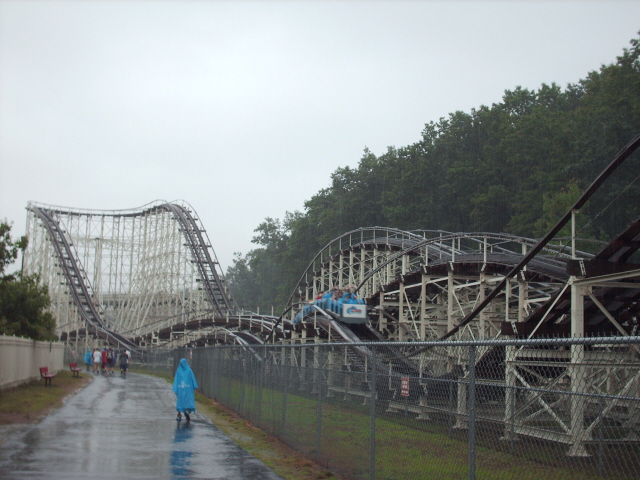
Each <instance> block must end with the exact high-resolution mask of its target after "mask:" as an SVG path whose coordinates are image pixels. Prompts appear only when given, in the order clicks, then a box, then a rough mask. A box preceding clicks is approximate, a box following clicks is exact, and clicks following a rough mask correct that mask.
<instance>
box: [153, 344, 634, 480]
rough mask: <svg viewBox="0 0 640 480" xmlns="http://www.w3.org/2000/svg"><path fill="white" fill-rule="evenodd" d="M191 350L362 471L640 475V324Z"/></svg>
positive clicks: (218, 381)
mask: <svg viewBox="0 0 640 480" xmlns="http://www.w3.org/2000/svg"><path fill="white" fill-rule="evenodd" d="M183 357H186V358H188V359H189V360H190V363H191V365H192V368H193V370H194V373H195V375H196V378H197V379H198V382H199V384H200V387H201V390H202V392H203V393H204V394H205V395H207V396H209V397H211V398H213V399H215V400H216V401H218V402H219V403H221V404H223V405H225V406H226V407H228V408H230V409H231V410H233V411H235V412H237V413H238V414H239V415H241V416H242V417H244V418H246V419H247V420H249V421H250V422H252V423H253V424H255V425H256V426H258V427H260V428H261V429H263V430H265V431H267V432H269V433H270V434H272V435H274V436H276V437H278V438H280V439H281V440H282V441H284V442H285V443H287V444H289V445H290V446H292V447H293V448H295V449H296V450H298V451H300V452H302V453H304V454H305V455H307V456H309V457H312V458H315V459H316V460H317V461H318V462H320V463H321V464H322V465H324V466H326V467H327V468H328V469H330V470H332V471H335V472H337V473H340V474H343V475H345V476H347V477H349V478H354V479H372V480H373V479H375V480H392V479H394V480H395V479H403V480H404V479H425V478H438V479H444V478H447V479H448V478H451V479H454V478H455V479H458V478H470V479H474V478H478V479H512V478H513V479H528V478H531V479H537V478H540V477H541V476H543V477H544V478H549V479H571V480H574V479H576V478H581V479H582V478H586V479H589V478H594V479H596V478H615V479H619V478H620V479H625V478H638V477H640V337H616V338H597V339H596V338H593V339H544V340H543V339H536V340H512V341H510V340H494V341H477V342H471V341H465V342H433V343H421V342H420V343H419V342H411V343H399V342H392V343H386V342H385V343H382V342H379V343H358V344H332V343H325V344H317V343H316V344H311V345H279V346H264V345H251V346H215V347H209V348H201V349H194V350H185V349H182V350H177V351H174V357H173V361H174V364H173V371H175V368H176V365H177V362H178V361H179V359H180V358H183ZM158 360H159V359H158ZM166 362H167V361H166V360H164V359H163V360H160V363H161V364H162V365H165V364H166ZM156 363H158V362H156Z"/></svg>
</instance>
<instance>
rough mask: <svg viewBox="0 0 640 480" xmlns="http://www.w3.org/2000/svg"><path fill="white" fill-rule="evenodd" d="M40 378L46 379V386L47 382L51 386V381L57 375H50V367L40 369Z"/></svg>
mask: <svg viewBox="0 0 640 480" xmlns="http://www.w3.org/2000/svg"><path fill="white" fill-rule="evenodd" d="M40 376H41V377H42V378H44V386H45V387H46V386H47V382H48V383H49V385H51V379H52V378H53V377H55V376H56V374H55V373H49V367H40Z"/></svg>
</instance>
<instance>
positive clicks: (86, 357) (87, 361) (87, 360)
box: [84, 348, 93, 372]
mask: <svg viewBox="0 0 640 480" xmlns="http://www.w3.org/2000/svg"><path fill="white" fill-rule="evenodd" d="M84 363H85V364H86V365H87V372H88V371H89V369H90V368H91V364H92V363H93V354H92V353H91V349H90V348H89V349H87V353H85V354H84Z"/></svg>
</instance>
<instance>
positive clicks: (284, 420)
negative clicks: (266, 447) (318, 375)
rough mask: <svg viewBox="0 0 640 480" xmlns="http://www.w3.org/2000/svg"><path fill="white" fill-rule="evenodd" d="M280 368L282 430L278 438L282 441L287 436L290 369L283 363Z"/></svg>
mask: <svg viewBox="0 0 640 480" xmlns="http://www.w3.org/2000/svg"><path fill="white" fill-rule="evenodd" d="M282 368H283V372H282V373H283V378H282V428H281V431H280V437H281V438H282V440H284V439H285V437H286V435H287V383H288V380H289V370H290V367H289V365H287V364H286V363H285V364H284V365H283V366H282Z"/></svg>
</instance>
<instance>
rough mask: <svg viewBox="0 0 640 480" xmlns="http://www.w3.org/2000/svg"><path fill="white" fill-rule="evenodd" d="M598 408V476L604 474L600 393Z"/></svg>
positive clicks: (602, 413)
mask: <svg viewBox="0 0 640 480" xmlns="http://www.w3.org/2000/svg"><path fill="white" fill-rule="evenodd" d="M598 410H599V411H600V412H599V413H600V421H599V422H598V473H599V474H600V476H601V477H602V476H604V465H603V461H602V460H603V455H604V447H603V441H604V435H603V433H602V422H604V401H603V399H602V395H600V396H599V397H598Z"/></svg>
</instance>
